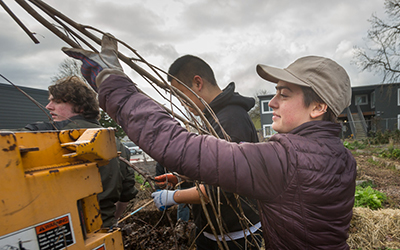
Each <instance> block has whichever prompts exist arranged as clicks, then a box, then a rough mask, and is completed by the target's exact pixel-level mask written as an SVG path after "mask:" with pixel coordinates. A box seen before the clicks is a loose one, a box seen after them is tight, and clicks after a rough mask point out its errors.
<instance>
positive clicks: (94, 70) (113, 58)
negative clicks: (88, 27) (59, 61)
mask: <svg viewBox="0 0 400 250" xmlns="http://www.w3.org/2000/svg"><path fill="white" fill-rule="evenodd" d="M61 50H62V51H63V52H64V53H65V54H67V55H68V56H70V57H73V58H75V59H78V60H81V61H82V67H81V72H82V75H83V77H84V78H85V79H86V81H88V83H89V85H90V86H91V87H92V88H93V89H94V90H95V91H96V92H97V87H98V86H100V84H101V83H102V82H103V81H104V79H106V78H107V77H108V76H109V75H110V74H116V75H124V76H125V74H124V71H123V69H122V67H121V65H120V63H119V61H118V46H117V40H115V39H114V36H113V35H111V34H109V33H107V34H104V35H103V38H102V39H101V52H100V53H95V52H92V51H87V50H84V49H78V48H66V47H63V48H62V49H61ZM103 69H107V70H106V71H104V72H103Z"/></svg>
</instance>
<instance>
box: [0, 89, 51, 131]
mask: <svg viewBox="0 0 400 250" xmlns="http://www.w3.org/2000/svg"><path fill="white" fill-rule="evenodd" d="M19 88H20V89H21V90H23V91H24V92H26V93H27V94H28V95H29V96H31V97H32V98H33V99H35V100H36V101H38V102H39V103H40V104H41V105H43V107H45V106H46V105H47V103H48V98H49V94H48V91H47V90H43V89H35V88H29V87H19ZM44 110H46V109H45V108H44ZM46 112H47V110H46ZM48 120H49V119H48V117H47V115H46V114H45V113H44V112H43V111H42V110H41V109H40V108H39V107H38V106H36V105H35V104H34V103H33V102H32V101H31V100H29V99H28V98H27V97H26V96H25V95H24V94H23V93H21V92H20V91H19V90H18V89H17V88H15V87H14V86H12V85H10V84H4V83H0V129H18V128H22V127H25V125H26V124H29V123H33V122H38V121H48Z"/></svg>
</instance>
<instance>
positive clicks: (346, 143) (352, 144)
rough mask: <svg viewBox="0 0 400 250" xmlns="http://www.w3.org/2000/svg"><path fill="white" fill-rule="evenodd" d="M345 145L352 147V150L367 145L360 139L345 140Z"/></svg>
mask: <svg viewBox="0 0 400 250" xmlns="http://www.w3.org/2000/svg"><path fill="white" fill-rule="evenodd" d="M343 145H344V146H345V147H346V148H348V149H350V150H354V149H364V148H365V147H366V146H367V145H366V144H365V143H364V142H360V141H352V142H350V141H344V142H343Z"/></svg>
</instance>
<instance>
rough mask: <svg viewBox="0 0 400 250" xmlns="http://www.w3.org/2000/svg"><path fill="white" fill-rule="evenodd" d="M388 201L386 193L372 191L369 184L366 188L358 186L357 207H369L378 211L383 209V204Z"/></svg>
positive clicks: (356, 194)
mask: <svg viewBox="0 0 400 250" xmlns="http://www.w3.org/2000/svg"><path fill="white" fill-rule="evenodd" d="M386 200H387V197H386V195H385V194H384V193H381V192H379V191H377V190H374V189H372V188H371V186H369V185H368V184H367V185H366V187H362V186H361V185H360V186H356V193H355V201H354V206H355V207H368V208H370V209H373V210H376V209H378V208H382V202H384V201H386Z"/></svg>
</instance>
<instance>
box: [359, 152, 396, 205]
mask: <svg viewBox="0 0 400 250" xmlns="http://www.w3.org/2000/svg"><path fill="white" fill-rule="evenodd" d="M353 155H354V157H355V159H356V161H357V180H366V181H368V180H371V181H372V182H373V184H374V185H375V186H374V189H376V190H379V191H380V192H382V193H385V194H386V195H387V197H388V200H387V201H386V202H385V203H384V204H383V206H384V208H393V209H399V208H400V170H397V169H396V165H398V166H400V161H394V160H388V159H382V158H379V157H375V156H374V154H372V153H370V151H368V150H356V151H353Z"/></svg>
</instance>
